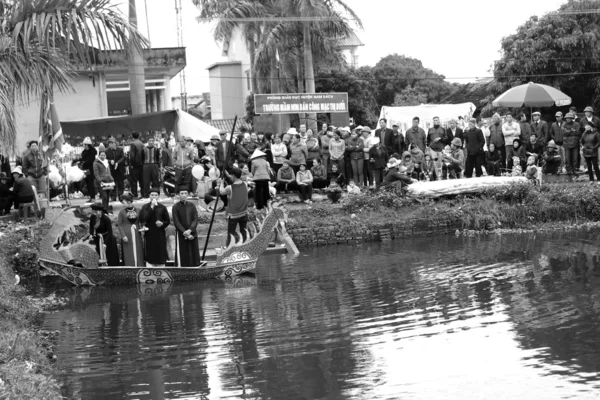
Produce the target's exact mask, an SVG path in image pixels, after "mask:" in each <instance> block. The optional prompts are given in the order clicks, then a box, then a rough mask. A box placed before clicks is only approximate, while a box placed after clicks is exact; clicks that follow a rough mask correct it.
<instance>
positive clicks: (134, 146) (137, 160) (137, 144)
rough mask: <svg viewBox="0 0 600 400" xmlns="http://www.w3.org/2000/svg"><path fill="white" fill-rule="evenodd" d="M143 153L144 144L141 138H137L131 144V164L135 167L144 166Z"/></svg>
mask: <svg viewBox="0 0 600 400" xmlns="http://www.w3.org/2000/svg"><path fill="white" fill-rule="evenodd" d="M143 154H144V144H143V143H142V142H141V141H140V140H139V139H135V140H134V141H133V142H131V144H130V145H129V164H130V165H131V166H133V167H140V166H142V165H143V164H144V159H143Z"/></svg>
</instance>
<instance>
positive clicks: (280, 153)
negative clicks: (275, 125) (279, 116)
mask: <svg viewBox="0 0 600 400" xmlns="http://www.w3.org/2000/svg"><path fill="white" fill-rule="evenodd" d="M271 153H272V154H273V171H274V172H275V175H277V172H279V168H281V166H282V165H283V161H284V160H285V159H286V157H287V155H288V153H287V146H286V145H285V144H283V143H282V142H281V135H275V138H274V139H273V145H272V146H271Z"/></svg>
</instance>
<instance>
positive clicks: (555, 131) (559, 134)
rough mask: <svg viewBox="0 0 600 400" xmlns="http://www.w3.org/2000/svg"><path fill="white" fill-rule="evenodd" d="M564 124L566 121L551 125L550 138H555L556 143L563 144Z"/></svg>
mask: <svg viewBox="0 0 600 400" xmlns="http://www.w3.org/2000/svg"><path fill="white" fill-rule="evenodd" d="M563 124H564V122H561V123H560V125H559V124H558V122H555V123H553V124H552V126H550V139H552V140H554V143H556V145H557V146H562V145H563V141H564V134H563Z"/></svg>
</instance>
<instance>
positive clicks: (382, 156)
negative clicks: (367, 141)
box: [369, 145, 388, 169]
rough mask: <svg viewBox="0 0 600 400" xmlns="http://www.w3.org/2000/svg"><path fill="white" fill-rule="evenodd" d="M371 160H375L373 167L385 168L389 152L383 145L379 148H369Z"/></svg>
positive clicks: (372, 163)
mask: <svg viewBox="0 0 600 400" xmlns="http://www.w3.org/2000/svg"><path fill="white" fill-rule="evenodd" d="M370 160H373V162H371V168H374V169H384V168H385V166H386V165H387V162H388V153H387V151H386V150H385V149H384V148H383V146H381V145H380V146H379V148H377V147H376V146H373V147H371V148H370V149H369V162H370Z"/></svg>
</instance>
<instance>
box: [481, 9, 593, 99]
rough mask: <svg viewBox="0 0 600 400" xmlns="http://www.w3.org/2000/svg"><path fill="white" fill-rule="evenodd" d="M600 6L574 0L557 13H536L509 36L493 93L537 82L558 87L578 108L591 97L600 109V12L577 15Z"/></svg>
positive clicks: (505, 42) (496, 75)
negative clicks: (599, 73) (537, 14)
mask: <svg viewBox="0 0 600 400" xmlns="http://www.w3.org/2000/svg"><path fill="white" fill-rule="evenodd" d="M599 8H600V0H569V1H568V2H567V3H566V4H564V5H562V6H561V7H560V8H559V10H558V13H551V14H547V15H545V16H543V17H537V16H533V17H531V18H530V19H529V20H528V21H527V22H526V23H525V24H523V25H521V26H520V27H519V28H518V29H517V32H516V33H515V34H513V35H510V36H507V37H505V38H504V39H503V40H502V42H501V46H502V58H501V59H500V60H499V61H498V62H496V64H495V66H494V76H495V77H496V81H497V84H496V86H495V87H494V88H492V92H493V93H492V96H490V97H494V96H495V95H499V94H501V93H502V92H504V91H506V90H507V89H509V88H511V87H513V86H517V85H520V84H524V83H527V82H529V81H535V82H536V83H543V84H547V85H550V86H553V87H557V88H559V89H560V90H562V91H563V92H564V93H566V94H567V95H569V96H570V97H571V98H572V99H573V105H575V106H576V107H577V108H578V109H581V108H583V107H584V106H587V105H590V104H589V100H590V99H593V105H594V106H595V107H596V108H598V107H600V76H599V75H598V74H597V71H599V70H600V46H598V43H599V41H600V28H599V27H600V14H598V13H597V12H587V13H586V12H581V13H573V11H585V10H593V11H596V10H597V9H599ZM490 107H491V106H490ZM490 107H488V108H490Z"/></svg>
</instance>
